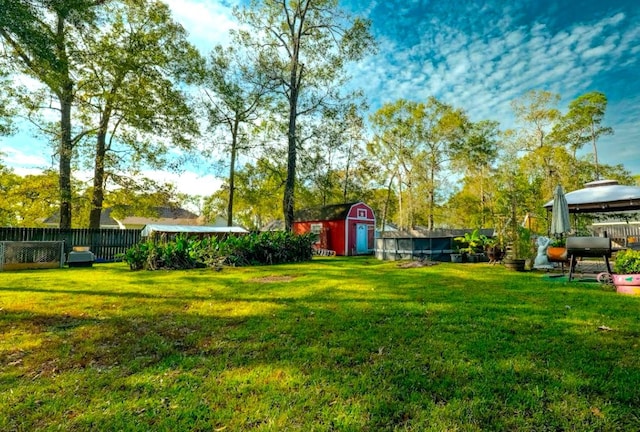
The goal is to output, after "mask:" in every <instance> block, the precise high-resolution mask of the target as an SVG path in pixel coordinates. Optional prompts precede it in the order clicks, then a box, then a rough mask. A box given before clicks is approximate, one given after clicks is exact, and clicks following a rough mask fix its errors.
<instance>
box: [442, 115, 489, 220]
mask: <svg viewBox="0 0 640 432" xmlns="http://www.w3.org/2000/svg"><path fill="white" fill-rule="evenodd" d="M498 127H499V123H498V122H497V121H493V120H481V121H479V122H475V123H471V124H470V125H469V126H468V130H467V131H466V134H465V136H466V137H465V139H464V140H455V141H454V142H453V143H452V146H451V151H452V158H453V167H454V169H455V168H460V169H461V170H462V171H463V172H464V173H465V184H466V186H467V188H469V189H475V191H474V192H476V193H475V194H473V195H472V196H475V197H476V198H477V202H478V204H479V216H480V217H479V218H477V219H476V221H478V224H477V225H474V227H475V226H480V227H484V226H485V220H486V218H485V216H486V214H485V213H486V212H485V210H486V206H485V202H486V182H487V178H488V177H489V174H490V171H491V168H492V166H493V165H494V163H495V162H496V160H497V157H498V137H499V133H500V131H499V129H498ZM474 186H475V187H474Z"/></svg>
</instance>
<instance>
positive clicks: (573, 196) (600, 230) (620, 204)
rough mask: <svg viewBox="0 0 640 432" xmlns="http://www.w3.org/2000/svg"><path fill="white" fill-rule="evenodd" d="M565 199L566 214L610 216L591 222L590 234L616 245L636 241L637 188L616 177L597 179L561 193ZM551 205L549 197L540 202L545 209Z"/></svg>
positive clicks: (639, 227) (639, 238)
mask: <svg viewBox="0 0 640 432" xmlns="http://www.w3.org/2000/svg"><path fill="white" fill-rule="evenodd" d="M565 198H566V200H567V204H568V205H569V213H573V214H587V213H591V214H600V213H606V214H609V215H612V217H610V218H608V219H609V220H606V221H600V222H596V223H594V224H592V231H593V234H594V235H597V236H601V237H609V238H611V239H612V241H613V242H614V243H615V245H616V246H617V247H623V248H626V247H633V246H635V245H634V243H640V220H639V219H640V212H639V213H636V212H635V211H638V210H640V187H638V186H627V185H621V184H618V182H617V181H616V180H598V181H593V182H590V183H587V184H585V187H584V188H583V189H578V190H575V191H571V192H569V193H567V194H565ZM552 206H553V200H550V201H548V202H547V203H546V204H545V205H544V207H545V208H546V209H547V210H548V211H551V208H552ZM613 216H616V217H613ZM625 219H626V220H625ZM634 219H636V220H634Z"/></svg>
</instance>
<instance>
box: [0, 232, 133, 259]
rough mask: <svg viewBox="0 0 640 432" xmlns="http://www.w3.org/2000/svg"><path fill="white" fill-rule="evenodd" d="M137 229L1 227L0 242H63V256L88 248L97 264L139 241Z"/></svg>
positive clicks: (112, 257) (114, 256)
mask: <svg viewBox="0 0 640 432" xmlns="http://www.w3.org/2000/svg"><path fill="white" fill-rule="evenodd" d="M140 232H141V231H140V230H139V229H128V230H121V229H82V228H81V229H70V230H61V229H59V228H7V227H0V241H64V249H65V254H66V253H69V252H70V251H71V249H72V248H73V247H74V246H89V247H90V248H91V252H93V253H94V255H95V256H96V262H111V261H115V260H116V255H117V254H119V253H124V252H125V251H126V250H127V249H129V248H130V247H131V246H133V245H135V244H137V243H139V242H140Z"/></svg>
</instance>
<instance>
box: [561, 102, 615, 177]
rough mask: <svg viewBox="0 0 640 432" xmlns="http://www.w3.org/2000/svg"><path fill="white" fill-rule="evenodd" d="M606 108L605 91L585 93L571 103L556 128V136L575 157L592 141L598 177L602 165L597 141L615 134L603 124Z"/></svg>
mask: <svg viewBox="0 0 640 432" xmlns="http://www.w3.org/2000/svg"><path fill="white" fill-rule="evenodd" d="M606 109H607V96H606V95H605V94H604V93H601V92H598V91H593V92H589V93H585V94H583V95H581V96H578V97H577V98H576V99H574V100H573V101H571V102H570V103H569V111H568V112H567V114H565V115H564V116H563V117H562V119H561V121H560V123H559V124H558V125H557V127H556V128H555V129H554V136H555V138H556V139H557V140H558V141H560V142H562V143H564V144H567V145H568V146H569V148H570V149H571V152H572V153H573V156H574V158H575V155H576V152H577V151H578V150H580V149H581V148H582V147H584V145H585V144H587V143H589V142H591V144H592V146H593V157H594V164H595V172H596V178H598V179H599V178H600V167H599V164H598V148H597V145H596V143H597V141H598V138H600V137H601V136H603V135H612V134H613V129H612V128H610V127H607V126H603V125H602V122H603V121H604V115H605V111H606Z"/></svg>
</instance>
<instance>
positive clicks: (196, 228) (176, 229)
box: [141, 224, 249, 237]
mask: <svg viewBox="0 0 640 432" xmlns="http://www.w3.org/2000/svg"><path fill="white" fill-rule="evenodd" d="M248 232H249V231H247V230H246V229H244V228H242V227H237V226H232V227H214V226H200V225H162V224H148V225H146V226H145V227H144V228H143V229H142V233H141V234H142V236H143V237H148V236H150V235H151V234H153V233H186V234H206V233H212V234H219V233H248Z"/></svg>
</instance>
